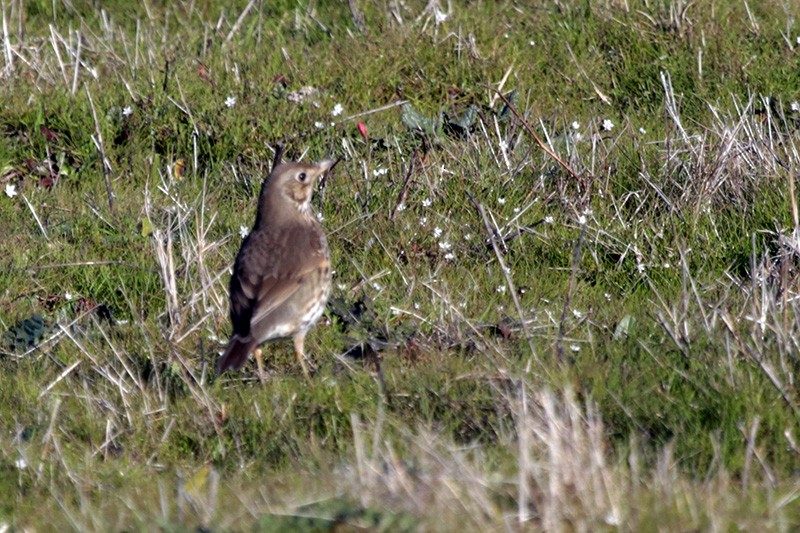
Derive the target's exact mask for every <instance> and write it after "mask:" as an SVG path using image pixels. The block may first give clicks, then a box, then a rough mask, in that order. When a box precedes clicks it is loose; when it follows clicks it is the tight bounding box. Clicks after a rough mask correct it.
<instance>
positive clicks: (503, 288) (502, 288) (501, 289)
mask: <svg viewBox="0 0 800 533" xmlns="http://www.w3.org/2000/svg"><path fill="white" fill-rule="evenodd" d="M496 290H497V292H499V293H500V294H505V292H506V286H505V285H498V286H497V289H496Z"/></svg>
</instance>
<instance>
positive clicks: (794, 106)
mask: <svg viewBox="0 0 800 533" xmlns="http://www.w3.org/2000/svg"><path fill="white" fill-rule="evenodd" d="M798 39H800V37H798ZM798 44H800V43H798ZM789 107H790V108H791V110H792V111H800V102H798V101H797V100H795V101H794V102H792V103H791V104H789Z"/></svg>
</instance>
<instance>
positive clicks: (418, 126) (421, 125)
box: [400, 104, 439, 135]
mask: <svg viewBox="0 0 800 533" xmlns="http://www.w3.org/2000/svg"><path fill="white" fill-rule="evenodd" d="M400 120H402V121H403V124H405V125H406V126H408V128H409V129H411V130H416V131H421V132H422V133H427V134H429V135H435V134H436V130H437V129H439V121H438V120H434V119H431V118H428V117H426V116H425V115H423V114H422V113H420V112H419V111H417V110H416V109H414V106H412V105H411V104H403V115H402V116H401V117H400Z"/></svg>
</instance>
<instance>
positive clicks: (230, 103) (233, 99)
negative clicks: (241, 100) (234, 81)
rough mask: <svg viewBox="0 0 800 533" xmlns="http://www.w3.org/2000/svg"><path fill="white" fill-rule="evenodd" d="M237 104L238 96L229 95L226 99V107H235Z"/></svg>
mask: <svg viewBox="0 0 800 533" xmlns="http://www.w3.org/2000/svg"><path fill="white" fill-rule="evenodd" d="M235 105H236V97H235V96H229V97H227V98H226V99H225V106H226V107H233V106H235Z"/></svg>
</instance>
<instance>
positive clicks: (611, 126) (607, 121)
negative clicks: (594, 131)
mask: <svg viewBox="0 0 800 533" xmlns="http://www.w3.org/2000/svg"><path fill="white" fill-rule="evenodd" d="M602 128H603V130H605V131H611V130H613V129H614V123H613V122H611V120H610V119H605V120H603V125H602Z"/></svg>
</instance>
